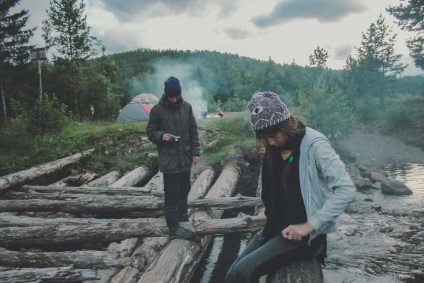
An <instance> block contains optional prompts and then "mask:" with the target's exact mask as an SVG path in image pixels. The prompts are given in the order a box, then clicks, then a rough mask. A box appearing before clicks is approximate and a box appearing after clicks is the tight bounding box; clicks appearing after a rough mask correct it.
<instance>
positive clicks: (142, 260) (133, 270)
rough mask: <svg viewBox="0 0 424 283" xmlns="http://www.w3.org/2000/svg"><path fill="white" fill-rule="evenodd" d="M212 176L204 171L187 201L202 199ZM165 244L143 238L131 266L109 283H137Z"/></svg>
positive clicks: (164, 241)
mask: <svg viewBox="0 0 424 283" xmlns="http://www.w3.org/2000/svg"><path fill="white" fill-rule="evenodd" d="M214 175H215V172H214V171H213V170H212V169H209V168H208V169H205V170H204V171H203V172H202V173H201V174H200V175H199V177H198V178H197V179H196V181H195V182H194V184H193V185H192V186H191V190H190V193H189V195H188V199H198V198H201V197H203V196H204V195H205V194H206V192H207V190H208V189H209V187H210V185H211V184H212V181H213V178H214ZM189 213H190V211H189ZM167 243H168V237H156V238H153V237H147V238H144V239H143V244H142V245H141V246H140V247H139V248H138V249H137V250H136V251H135V252H134V254H133V255H132V257H131V259H132V263H131V265H130V266H127V267H125V268H123V269H122V270H121V271H120V272H119V273H118V274H116V275H115V276H114V277H113V278H112V280H111V282H113V283H129V282H138V281H139V279H140V277H141V276H142V274H143V273H144V272H145V270H146V269H147V268H148V267H149V266H150V265H151V264H152V262H154V261H155V260H156V258H157V257H158V255H159V254H160V253H161V252H162V248H163V247H164V246H165V244H167Z"/></svg>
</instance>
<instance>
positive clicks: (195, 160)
mask: <svg viewBox="0 0 424 283" xmlns="http://www.w3.org/2000/svg"><path fill="white" fill-rule="evenodd" d="M199 160H200V157H199V156H193V165H196V164H197V163H198V162H199Z"/></svg>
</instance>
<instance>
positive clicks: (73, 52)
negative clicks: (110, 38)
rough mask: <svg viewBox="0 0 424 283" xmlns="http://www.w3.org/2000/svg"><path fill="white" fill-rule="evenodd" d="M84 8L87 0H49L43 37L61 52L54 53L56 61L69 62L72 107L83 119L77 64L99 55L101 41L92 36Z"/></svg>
mask: <svg viewBox="0 0 424 283" xmlns="http://www.w3.org/2000/svg"><path fill="white" fill-rule="evenodd" d="M78 2H79V5H78ZM84 9H85V2H84V0H81V1H78V0H50V6H49V9H48V10H47V15H48V19H47V20H44V21H43V32H44V33H43V38H44V40H45V42H46V44H47V45H48V46H49V47H52V46H53V47H54V48H55V49H56V51H57V52H58V53H59V55H56V54H55V55H54V56H53V58H54V60H55V61H56V62H57V63H64V64H66V65H67V68H68V80H69V81H68V83H69V88H70V90H71V93H72V97H73V104H74V105H73V109H74V112H75V114H76V115H77V117H80V118H81V105H80V93H79V92H78V85H79V80H78V67H79V66H80V65H81V63H83V62H85V61H86V60H87V59H89V58H91V57H92V56H95V55H96V54H97V52H96V51H95V49H94V46H96V45H98V44H99V42H98V41H97V39H96V38H95V37H93V36H90V27H89V26H88V25H87V16H86V15H84Z"/></svg>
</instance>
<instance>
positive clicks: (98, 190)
mask: <svg viewBox="0 0 424 283" xmlns="http://www.w3.org/2000/svg"><path fill="white" fill-rule="evenodd" d="M99 179H101V178H99ZM87 185H88V184H87ZM22 188H23V191H24V192H25V193H26V194H29V195H30V194H32V193H40V194H95V195H127V196H132V195H134V196H163V191H159V190H152V189H151V188H150V187H125V188H115V187H108V186H97V187H92V186H91V185H90V186H81V187H53V186H29V185H24V186H23V187H22ZM17 193H20V194H24V193H23V192H21V191H19V192H17V191H11V192H9V193H8V194H7V195H8V196H9V195H12V196H13V195H15V194H17Z"/></svg>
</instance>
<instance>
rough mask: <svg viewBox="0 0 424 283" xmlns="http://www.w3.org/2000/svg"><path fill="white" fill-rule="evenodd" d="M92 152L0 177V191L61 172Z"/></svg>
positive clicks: (91, 150) (88, 151)
mask: <svg viewBox="0 0 424 283" xmlns="http://www.w3.org/2000/svg"><path fill="white" fill-rule="evenodd" d="M93 152H94V149H89V150H87V151H84V152H82V153H76V154H74V155H71V156H68V157H64V158H62V159H58V160H56V161H53V162H48V163H44V164H41V165H38V166H35V167H32V168H30V169H27V170H23V171H19V172H16V173H12V174H9V175H6V176H3V177H0V191H2V190H6V189H11V188H14V187H16V186H19V185H23V184H25V183H27V182H29V181H31V180H34V179H36V178H38V177H41V176H45V175H48V174H50V173H53V172H56V171H58V170H61V169H63V168H64V167H66V166H68V165H70V164H72V163H75V162H77V161H79V160H81V159H83V158H86V157H88V156H90V155H91V154H92V153H93Z"/></svg>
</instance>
